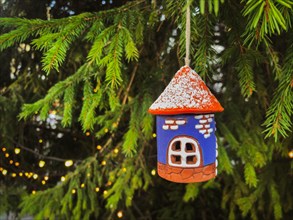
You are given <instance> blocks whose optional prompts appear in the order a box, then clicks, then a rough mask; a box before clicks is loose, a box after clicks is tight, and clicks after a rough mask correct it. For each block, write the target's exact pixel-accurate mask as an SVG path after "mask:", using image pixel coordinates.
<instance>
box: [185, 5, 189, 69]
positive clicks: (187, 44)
mask: <svg viewBox="0 0 293 220" xmlns="http://www.w3.org/2000/svg"><path fill="white" fill-rule="evenodd" d="M185 49H186V54H185V65H186V66H189V63H190V59H189V55H190V7H189V3H188V0H187V8H186V27H185Z"/></svg>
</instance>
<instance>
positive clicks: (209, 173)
mask: <svg viewBox="0 0 293 220" xmlns="http://www.w3.org/2000/svg"><path fill="white" fill-rule="evenodd" d="M158 174H159V176H160V177H162V178H164V179H166V180H169V181H172V182H177V183H194V182H203V181H207V180H210V179H212V178H214V177H215V176H216V166H215V163H212V164H209V165H207V166H204V167H196V168H180V167H173V166H170V165H167V164H162V163H160V162H158Z"/></svg>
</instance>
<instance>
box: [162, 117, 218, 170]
mask: <svg viewBox="0 0 293 220" xmlns="http://www.w3.org/2000/svg"><path fill="white" fill-rule="evenodd" d="M194 116H195V115H191V114H189V115H165V116H163V115H157V145H158V161H159V162H161V163H163V164H167V149H168V145H169V143H170V141H171V140H172V139H173V138H174V137H176V136H178V135H188V136H192V137H194V138H195V139H197V141H198V143H199V144H200V147H201V149H202V156H203V165H204V166H205V165H208V164H211V163H214V162H215V160H216V136H215V121H214V117H213V118H212V119H213V120H212V122H211V123H210V126H211V128H213V132H212V133H211V134H210V137H208V138H204V135H203V134H201V133H199V130H198V129H195V125H196V124H199V120H198V119H195V118H194ZM171 118H172V119H177V118H185V119H187V123H186V124H185V125H179V128H178V129H177V130H163V128H162V126H163V125H164V124H165V119H171Z"/></svg>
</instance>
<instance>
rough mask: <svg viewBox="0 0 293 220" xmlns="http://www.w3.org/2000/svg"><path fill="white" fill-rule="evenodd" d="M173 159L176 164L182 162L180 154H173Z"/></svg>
mask: <svg viewBox="0 0 293 220" xmlns="http://www.w3.org/2000/svg"><path fill="white" fill-rule="evenodd" d="M171 161H172V163H175V164H181V156H179V155H171Z"/></svg>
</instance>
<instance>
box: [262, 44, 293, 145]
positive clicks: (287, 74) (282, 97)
mask: <svg viewBox="0 0 293 220" xmlns="http://www.w3.org/2000/svg"><path fill="white" fill-rule="evenodd" d="M290 49H292V46H291V47H289V49H288V51H290ZM292 59H293V56H292V53H289V52H288V54H287V56H286V57H285V60H284V66H283V68H282V73H283V74H282V76H281V78H280V81H279V85H278V87H277V89H276V92H275V93H274V96H273V99H272V101H271V104H270V107H269V109H268V110H267V112H266V120H265V122H264V123H263V126H265V127H266V129H265V130H264V132H265V133H266V138H267V137H270V136H273V137H274V138H275V141H277V139H278V137H279V135H281V136H283V137H287V136H288V132H290V131H291V130H292V126H293V123H292V121H291V116H292V114H293V90H292V81H293V75H292V68H293V61H292Z"/></svg>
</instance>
